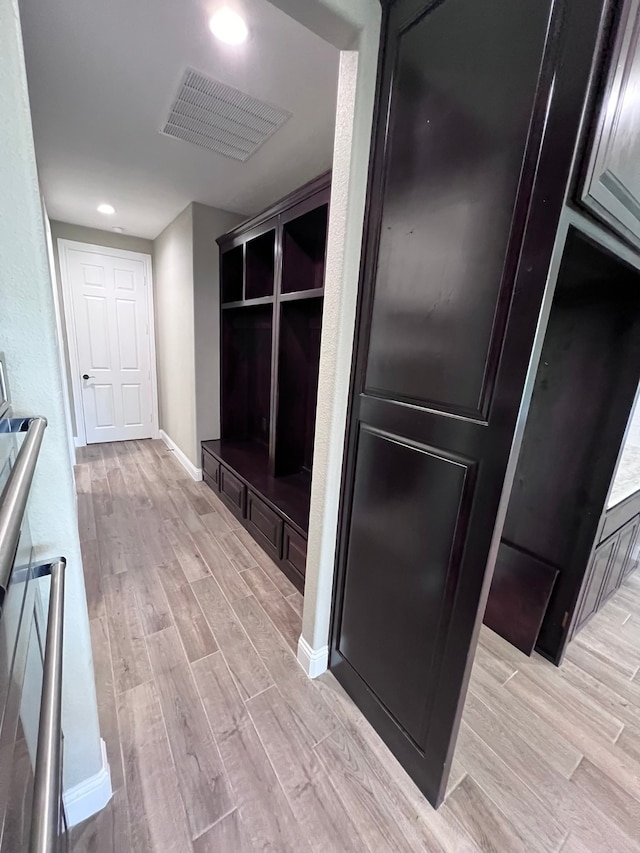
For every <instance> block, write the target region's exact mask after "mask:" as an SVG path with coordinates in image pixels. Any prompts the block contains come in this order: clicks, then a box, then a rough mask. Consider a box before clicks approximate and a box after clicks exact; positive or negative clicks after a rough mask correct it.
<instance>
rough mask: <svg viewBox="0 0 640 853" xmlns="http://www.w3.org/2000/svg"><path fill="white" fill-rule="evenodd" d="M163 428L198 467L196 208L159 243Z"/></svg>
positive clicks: (156, 248) (169, 228)
mask: <svg viewBox="0 0 640 853" xmlns="http://www.w3.org/2000/svg"><path fill="white" fill-rule="evenodd" d="M153 251H154V255H153V256H154V276H153V285H154V294H155V319H156V353H157V361H158V406H159V420H160V428H161V429H163V430H164V431H165V432H166V433H167V435H168V436H169V437H170V438H171V439H173V441H175V443H176V444H177V445H178V447H179V448H180V450H182V452H183V453H184V454H185V455H186V456H187V457H188V458H189V459H190V460H191V462H193V464H194V465H196V466H198V467H199V465H198V457H199V454H198V453H197V448H196V399H195V355H194V324H193V205H189V206H188V207H186V208H185V209H184V210H183V211H182V213H180V214H179V215H178V216H176V218H175V219H174V220H173V222H172V223H171V224H170V225H167V227H166V228H165V229H164V231H163V232H162V234H160V236H159V237H158V238H157V239H156V240H155V241H154V244H153Z"/></svg>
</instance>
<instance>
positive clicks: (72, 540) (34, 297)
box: [0, 0, 101, 788]
mask: <svg viewBox="0 0 640 853" xmlns="http://www.w3.org/2000/svg"><path fill="white" fill-rule="evenodd" d="M0 33H2V50H0V115H1V116H2V134H1V135H0V259H1V260H0V317H1V318H2V322H1V325H0V350H4V352H5V353H6V357H7V368H8V371H9V375H10V385H11V393H12V396H13V401H14V407H15V409H16V411H17V412H19V413H25V414H27V413H28V414H39V415H44V416H45V417H46V418H47V419H48V421H49V426H48V428H47V430H46V432H45V438H44V442H43V445H42V451H41V455H40V459H39V462H38V468H37V471H36V475H35V479H34V484H33V489H32V494H31V500H30V521H31V533H32V536H33V540H34V543H35V545H36V547H37V552H38V555H39V556H41V557H52V556H56V555H59V554H63V555H65V556H66V557H67V558H68V568H67V590H66V610H65V614H66V615H65V644H64V690H63V718H62V724H63V728H64V732H65V742H64V744H65V747H64V748H65V755H64V785H65V788H68V787H70V786H73V785H76V784H78V783H80V782H82V781H84V780H85V779H87V778H88V777H90V776H93V775H94V774H96V773H98V772H99V771H100V769H101V753H100V732H99V725H98V711H97V704H96V692H95V684H94V675H93V663H92V658H91V639H90V635H89V621H88V614H87V604H86V597H85V590H84V579H83V575H82V562H81V557H80V544H79V541H78V526H77V514H76V501H75V488H74V482H73V471H72V468H71V464H70V460H69V453H68V446H69V435H68V427H67V423H68V421H67V418H66V414H65V408H64V394H63V378H62V369H61V363H60V358H59V349H58V346H59V344H58V340H57V335H56V322H55V312H54V302H53V288H52V283H51V278H50V274H49V266H48V259H47V250H46V243H45V230H44V220H43V212H42V206H41V203H40V193H39V188H38V176H37V172H36V161H35V153H34V147H33V137H32V132H31V117H30V114H29V101H28V95H27V82H26V77H25V70H24V58H23V55H22V38H21V32H20V21H19V17H18V8H17V3H16V2H15V0H0Z"/></svg>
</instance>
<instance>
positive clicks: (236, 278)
mask: <svg viewBox="0 0 640 853" xmlns="http://www.w3.org/2000/svg"><path fill="white" fill-rule="evenodd" d="M242 253H243V247H242V246H236V247H235V249H228V250H227V251H226V252H224V253H223V255H222V301H223V302H240V300H241V299H242V298H243V278H244V276H243V270H242V267H243V254H242Z"/></svg>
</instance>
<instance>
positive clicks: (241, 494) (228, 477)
mask: <svg viewBox="0 0 640 853" xmlns="http://www.w3.org/2000/svg"><path fill="white" fill-rule="evenodd" d="M220 497H221V498H222V500H223V501H224V502H225V504H226V505H227V506H228V507H229V509H230V510H231V512H233V513H234V515H237V516H238V518H244V517H245V509H246V503H247V487H246V486H245V484H244V483H243V482H242V480H239V479H238V477H236V475H235V474H232V473H231V471H230V470H229V469H228V468H225V466H224V465H220Z"/></svg>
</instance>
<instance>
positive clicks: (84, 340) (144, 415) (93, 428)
mask: <svg viewBox="0 0 640 853" xmlns="http://www.w3.org/2000/svg"><path fill="white" fill-rule="evenodd" d="M111 252H113V253H111ZM66 271H67V276H68V283H67V287H68V290H70V291H71V299H72V301H73V320H74V327H75V328H74V329H73V333H74V335H75V342H76V349H77V356H78V364H77V369H78V371H79V377H78V378H79V387H80V398H81V403H82V410H83V417H84V425H85V431H86V439H87V443H88V444H92V443H95V442H100V441H123V440H126V439H131V438H150V437H152V435H153V431H154V425H153V389H152V370H151V339H150V334H151V330H150V323H149V307H148V306H149V303H148V298H147V292H146V288H147V287H148V286H150V285H149V284H148V283H147V281H146V274H145V272H146V270H145V261H144V256H140V259H135V258H134V257H132V253H131V252H123V253H121V254H120V253H118V252H117V250H109V249H104V250H101V251H100V252H92V251H84V250H81V249H76V248H69V247H67V249H66ZM68 333H69V334H71V330H68Z"/></svg>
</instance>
